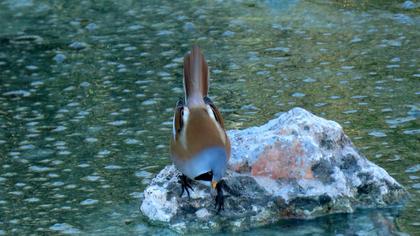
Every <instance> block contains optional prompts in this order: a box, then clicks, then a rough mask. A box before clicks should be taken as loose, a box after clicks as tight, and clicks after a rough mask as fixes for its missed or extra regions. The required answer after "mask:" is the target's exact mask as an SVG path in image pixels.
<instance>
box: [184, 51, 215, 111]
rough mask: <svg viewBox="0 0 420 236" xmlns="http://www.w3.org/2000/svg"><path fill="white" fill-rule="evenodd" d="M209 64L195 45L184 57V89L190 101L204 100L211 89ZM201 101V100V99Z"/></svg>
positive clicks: (186, 97)
mask: <svg viewBox="0 0 420 236" xmlns="http://www.w3.org/2000/svg"><path fill="white" fill-rule="evenodd" d="M208 75H209V71H208V66H207V63H206V59H205V58H204V56H203V54H202V53H201V50H200V48H199V47H198V46H193V48H192V50H191V52H190V53H188V54H187V55H185V57H184V90H185V99H186V101H187V104H188V103H193V101H194V100H202V99H203V97H205V96H207V93H208V90H209V83H208ZM200 103H201V101H200Z"/></svg>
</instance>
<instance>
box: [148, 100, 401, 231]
mask: <svg viewBox="0 0 420 236" xmlns="http://www.w3.org/2000/svg"><path fill="white" fill-rule="evenodd" d="M228 135H229V137H230V139H231V143H232V156H231V158H230V160H229V169H228V170H227V172H226V175H225V176H224V180H225V183H226V185H227V186H229V189H225V193H224V194H225V195H226V198H225V209H224V211H223V212H222V213H221V214H220V215H218V214H217V212H216V210H215V209H214V194H215V192H214V190H211V189H210V188H209V187H208V186H205V185H202V184H200V183H198V182H195V181H192V183H191V186H192V188H193V191H192V193H191V197H190V198H188V197H186V196H184V197H180V193H181V186H180V184H179V181H178V176H179V175H180V172H179V171H178V170H176V168H175V166H173V165H170V166H167V167H165V168H164V169H163V170H162V171H161V172H160V173H159V174H158V175H157V176H156V177H155V178H154V179H153V180H152V181H151V183H150V185H149V186H148V187H147V188H146V189H145V191H144V195H143V196H144V197H143V199H142V205H141V211H142V212H143V214H144V215H145V216H146V217H147V218H148V219H150V221H151V222H152V223H154V222H157V225H159V227H160V226H161V225H162V224H163V225H167V226H168V227H169V228H171V229H173V230H175V231H177V232H179V233H182V234H186V233H190V234H195V233H197V232H200V233H202V232H203V230H209V231H211V232H213V233H214V232H220V231H223V232H229V231H236V232H237V231H241V230H249V229H251V228H253V227H259V226H262V225H267V224H271V223H274V222H277V221H279V220H280V219H284V218H299V219H312V218H314V217H318V216H324V215H328V214H334V213H345V212H354V211H355V210H357V209H358V208H368V207H387V208H388V207H389V206H392V205H395V204H400V203H402V202H404V200H405V199H407V197H408V193H407V191H406V190H405V189H404V188H403V187H402V186H401V185H400V184H399V183H398V182H397V181H395V179H393V178H392V177H391V176H389V174H388V173H387V172H386V171H385V170H384V169H382V168H381V167H379V166H377V165H375V164H374V163H372V162H370V161H369V160H367V159H366V158H365V157H364V156H363V155H362V154H361V153H360V152H359V151H358V150H357V148H356V147H354V145H353V144H352V142H351V141H350V139H349V138H348V137H347V136H346V135H345V134H344V132H343V129H342V128H341V126H340V125H339V124H337V123H336V122H334V121H329V120H325V119H323V118H321V117H318V116H315V115H313V114H311V113H310V112H308V111H306V110H304V109H301V108H294V109H292V110H290V111H288V112H285V113H282V114H281V115H280V116H279V117H277V118H275V119H273V120H271V121H269V122H268V123H266V124H264V125H262V126H259V127H251V128H247V129H244V130H231V131H228ZM365 218H366V217H365ZM365 218H363V220H365ZM378 218H379V217H375V219H378ZM376 224H377V223H376V222H375V225H376ZM349 225H351V226H352V224H349ZM372 227H373V226H372ZM375 227H376V226H375ZM390 232H391V233H383V234H387V235H388V234H394V233H392V231H390Z"/></svg>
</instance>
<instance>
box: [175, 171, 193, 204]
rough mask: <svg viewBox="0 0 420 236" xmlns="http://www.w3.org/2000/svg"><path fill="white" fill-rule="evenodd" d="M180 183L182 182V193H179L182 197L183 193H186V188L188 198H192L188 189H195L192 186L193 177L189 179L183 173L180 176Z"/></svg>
mask: <svg viewBox="0 0 420 236" xmlns="http://www.w3.org/2000/svg"><path fill="white" fill-rule="evenodd" d="M179 183H181V188H182V191H181V195H179V196H180V197H182V194H184V190H185V191H186V192H187V195H188V198H190V191H189V190H188V188H189V189H191V191H194V190H193V188H192V187H191V185H190V183H191V179H189V178H188V177H187V176H186V175H184V174H183V175H181V176H180V177H179Z"/></svg>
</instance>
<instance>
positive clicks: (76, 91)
mask: <svg viewBox="0 0 420 236" xmlns="http://www.w3.org/2000/svg"><path fill="white" fill-rule="evenodd" d="M414 4H415V5H414V7H410V4H409V3H404V4H402V3H400V2H397V1H388V2H387V3H386V4H383V3H382V1H328V2H326V1H297V0H290V1H251V0H250V1H232V2H230V1H229V2H225V1H211V2H207V1H194V2H190V1H177V2H174V1H159V3H158V2H157V1H101V2H90V1H81V2H77V3H76V2H69V1H52V2H51V1H43V0H41V1H36V2H35V1H32V0H20V1H9V0H5V1H0V21H1V22H2V27H1V28H0V84H1V85H0V235H2V234H28V233H37V234H42V233H45V232H52V231H54V232H62V233H76V234H77V233H82V232H85V233H86V232H89V233H92V234H109V235H112V233H113V232H114V233H115V232H119V233H120V234H121V233H124V232H125V233H127V234H128V233H136V232H137V233H147V232H149V233H153V232H155V233H160V234H168V232H167V231H165V230H163V231H162V230H161V229H157V228H154V227H152V226H150V225H149V224H147V223H146V222H145V221H144V219H143V218H142V216H141V215H140V214H139V212H138V206H139V202H138V199H139V197H141V195H142V190H143V189H144V187H145V186H146V185H147V184H148V182H149V181H150V179H151V178H152V177H153V174H155V173H157V172H158V171H159V170H160V169H161V168H162V167H163V166H164V165H166V164H168V163H170V160H169V158H168V151H167V149H168V140H169V135H170V132H171V128H172V127H171V125H172V123H171V117H172V111H173V106H174V104H175V102H176V101H177V98H178V97H180V96H182V95H183V92H182V82H181V77H182V70H181V66H182V65H181V63H182V59H183V55H184V53H185V52H186V51H188V50H189V48H190V47H191V45H192V44H193V43H195V44H199V45H200V46H201V47H202V48H203V50H204V52H205V53H206V56H207V58H208V60H209V65H210V67H211V68H210V70H211V71H210V72H211V78H212V80H211V95H212V97H213V98H214V100H215V101H216V103H217V104H218V106H220V107H222V112H223V114H224V116H225V117H226V125H227V126H228V128H229V129H233V128H245V127H248V126H251V125H257V124H262V123H264V122H266V121H267V120H268V119H271V118H272V117H273V116H274V115H275V114H276V113H278V112H282V111H286V110H288V109H290V108H292V107H295V106H301V107H304V108H306V109H308V110H311V111H312V112H314V113H315V114H317V115H320V116H323V117H326V118H328V119H333V120H336V121H338V122H339V123H340V124H342V125H343V126H344V129H345V131H346V133H347V134H348V135H349V136H350V137H351V138H352V140H353V141H354V143H355V144H356V145H357V146H358V147H360V149H361V150H362V152H363V153H365V154H366V156H368V158H369V159H370V160H372V161H374V162H375V163H377V164H379V165H381V166H383V167H384V168H385V169H387V170H388V171H389V172H390V174H391V175H392V176H394V177H395V178H396V179H397V180H398V181H400V182H401V183H402V184H404V185H405V186H406V187H407V189H409V190H410V192H411V193H412V200H411V201H410V202H409V203H408V204H407V206H406V207H405V208H404V209H403V210H402V211H401V212H400V213H398V214H394V213H393V214H391V213H378V212H377V211H366V212H361V213H357V214H355V215H344V216H340V217H330V218H322V219H319V220H315V221H307V222H306V221H304V222H302V221H299V222H298V224H297V223H293V222H286V223H279V224H277V225H275V226H272V227H267V228H263V229H257V230H256V231H253V232H252V233H258V232H261V233H263V232H264V233H270V232H271V233H274V232H278V231H279V230H281V231H288V232H290V233H291V234H296V235H299V234H304V232H309V233H311V234H322V233H338V234H348V231H344V230H345V229H347V228H348V229H349V230H350V228H352V227H353V228H356V229H360V230H362V231H363V232H372V231H369V230H370V229H372V227H373V228H374V226H375V227H376V225H384V224H386V225H390V226H389V227H390V228H389V229H388V228H386V227H384V228H383V230H391V231H390V232H399V231H401V232H406V233H408V234H416V233H418V232H419V231H420V229H419V227H420V220H419V219H418V217H417V215H418V212H419V211H420V208H419V207H418V206H419V204H420V200H419V189H420V186H419V185H420V181H419V178H420V176H419V173H420V172H419V167H418V165H419V162H418V160H419V158H420V156H419V152H418V150H419V145H418V143H419V134H420V126H419V116H420V115H419V114H420V111H419V107H420V100H419V96H420V90H419V88H420V86H419V78H420V69H419V67H418V56H417V55H418V54H419V43H418V38H419V36H420V35H419V34H420V33H419V32H420V30H419V25H420V24H419V22H420V16H419V14H418V13H419V11H418V9H419V8H418V7H417V5H416V3H414ZM407 6H408V7H407ZM377 214H379V215H380V217H376V215H377ZM373 218H376V220H367V219H373ZM375 222H376V223H375ZM377 222H379V223H377ZM383 222H385V223H383ZM343 224H346V225H347V226H346V227H344V226H343V228H340V227H341V225H343ZM365 225H366V227H365ZM372 225H374V226H372ZM339 226H340V227H339ZM115 230H117V231H115ZM305 230H307V231H305ZM334 230H335V231H334ZM377 230H378V229H374V231H373V232H378V233H377V234H378V235H381V233H380V231H377ZM351 232H352V233H356V234H357V231H351ZM361 234H363V233H361Z"/></svg>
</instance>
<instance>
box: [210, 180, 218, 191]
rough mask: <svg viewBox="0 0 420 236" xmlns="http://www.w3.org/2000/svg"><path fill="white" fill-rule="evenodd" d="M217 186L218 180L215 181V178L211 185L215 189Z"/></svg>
mask: <svg viewBox="0 0 420 236" xmlns="http://www.w3.org/2000/svg"><path fill="white" fill-rule="evenodd" d="M216 186H217V181H214V180H213V181H211V187H212V188H214V189H215V188H216Z"/></svg>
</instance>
